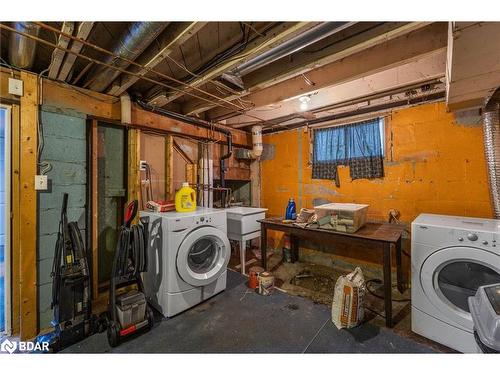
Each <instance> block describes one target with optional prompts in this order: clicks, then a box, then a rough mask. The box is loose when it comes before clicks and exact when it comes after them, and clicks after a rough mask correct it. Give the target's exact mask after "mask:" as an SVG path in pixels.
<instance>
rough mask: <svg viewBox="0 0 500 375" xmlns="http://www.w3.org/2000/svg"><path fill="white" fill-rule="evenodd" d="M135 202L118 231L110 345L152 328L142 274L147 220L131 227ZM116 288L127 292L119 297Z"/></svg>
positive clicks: (145, 258) (110, 293)
mask: <svg viewBox="0 0 500 375" xmlns="http://www.w3.org/2000/svg"><path fill="white" fill-rule="evenodd" d="M137 206H138V201H137V200H134V201H132V202H131V203H129V205H128V206H127V210H126V212H125V223H124V224H123V225H122V227H121V228H120V234H119V238H118V244H117V248H116V252H115V257H114V260H113V266H112V271H111V272H112V274H111V279H110V286H109V305H108V315H107V336H108V342H109V345H110V346H112V347H115V346H118V345H119V344H120V343H121V341H122V340H123V339H125V338H126V337H128V336H130V335H133V334H134V333H136V332H139V331H142V330H146V329H151V328H152V327H153V325H154V314H153V310H152V309H151V308H150V307H149V305H148V303H147V302H146V296H145V293H144V285H143V282H142V277H141V273H142V272H146V271H147V265H148V259H147V251H146V246H147V235H146V234H147V233H148V222H147V220H148V218H141V223H140V224H137V225H132V221H133V220H134V218H135V216H136V214H137ZM119 289H125V290H127V291H125V292H121V293H119V294H118V290H119Z"/></svg>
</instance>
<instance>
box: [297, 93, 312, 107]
mask: <svg viewBox="0 0 500 375" xmlns="http://www.w3.org/2000/svg"><path fill="white" fill-rule="evenodd" d="M310 101H311V98H310V97H309V96H307V95H304V96H301V97H299V102H300V105H299V108H300V110H301V111H307V109H308V108H309V102H310Z"/></svg>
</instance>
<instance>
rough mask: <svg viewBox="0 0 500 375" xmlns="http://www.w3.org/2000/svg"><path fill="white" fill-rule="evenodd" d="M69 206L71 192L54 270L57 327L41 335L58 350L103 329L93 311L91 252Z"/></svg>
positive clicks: (65, 200) (65, 198)
mask: <svg viewBox="0 0 500 375" xmlns="http://www.w3.org/2000/svg"><path fill="white" fill-rule="evenodd" d="M67 207H68V194H67V193H64V195H63V204H62V209H61V219H60V221H59V232H58V234H57V241H56V246H55V253H54V260H53V264H52V272H51V277H52V303H51V308H52V310H53V311H54V317H53V320H52V326H53V327H54V331H53V332H51V333H49V334H47V335H43V336H39V337H38V338H37V341H46V342H47V341H48V342H49V348H50V349H51V350H52V351H54V352H57V351H59V350H61V349H63V348H65V347H67V346H69V345H72V344H74V343H76V342H78V341H80V340H82V339H84V338H85V337H87V336H90V335H92V334H93V333H94V332H96V331H103V327H102V326H101V325H100V324H99V323H100V322H99V320H98V319H97V318H96V317H95V316H94V315H92V306H91V289H90V284H91V282H90V281H91V279H90V268H89V259H88V254H87V252H86V250H85V246H84V244H83V240H82V235H81V232H80V229H79V228H78V224H77V223H76V222H68V216H67Z"/></svg>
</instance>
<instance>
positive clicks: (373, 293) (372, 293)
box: [365, 279, 411, 302]
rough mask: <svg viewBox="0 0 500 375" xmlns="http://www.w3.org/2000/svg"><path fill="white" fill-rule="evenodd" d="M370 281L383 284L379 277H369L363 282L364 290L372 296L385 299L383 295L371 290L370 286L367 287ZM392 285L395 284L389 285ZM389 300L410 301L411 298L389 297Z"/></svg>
mask: <svg viewBox="0 0 500 375" xmlns="http://www.w3.org/2000/svg"><path fill="white" fill-rule="evenodd" d="M370 283H377V284H380V285H383V284H384V283H383V281H382V280H380V279H370V280H367V281H366V282H365V284H366V290H367V291H368V293H370V294H371V295H372V296H374V297H377V298H380V299H385V297H384V296H381V295H379V294H377V293H375V292H374V291H373V290H371V289H370V287H369V284H370ZM393 286H396V285H391V288H392V287H393ZM391 301H393V302H411V299H410V298H400V299H398V298H391Z"/></svg>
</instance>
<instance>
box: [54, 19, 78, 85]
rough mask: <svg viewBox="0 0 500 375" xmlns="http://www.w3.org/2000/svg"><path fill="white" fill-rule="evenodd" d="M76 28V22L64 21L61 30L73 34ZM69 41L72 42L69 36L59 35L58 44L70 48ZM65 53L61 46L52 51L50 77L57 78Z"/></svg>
mask: <svg viewBox="0 0 500 375" xmlns="http://www.w3.org/2000/svg"><path fill="white" fill-rule="evenodd" d="M74 28H75V23H74V22H63V24H62V27H61V30H62V31H63V32H64V33H66V34H73V30H74ZM69 42H70V39H69V38H67V37H65V36H63V35H59V38H58V40H57V45H58V46H59V47H62V48H68V44H69ZM65 54H66V53H65V52H64V51H63V50H62V49H59V48H56V49H54V52H53V53H52V60H51V62H50V68H49V74H48V77H49V78H50V79H55V78H56V77H57V73H59V68H60V67H61V64H62V62H63V59H64V56H65Z"/></svg>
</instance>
